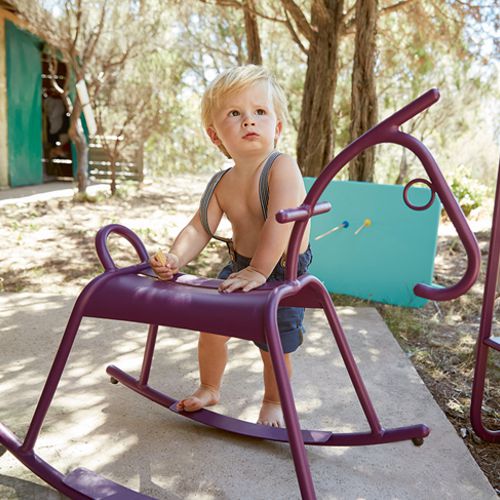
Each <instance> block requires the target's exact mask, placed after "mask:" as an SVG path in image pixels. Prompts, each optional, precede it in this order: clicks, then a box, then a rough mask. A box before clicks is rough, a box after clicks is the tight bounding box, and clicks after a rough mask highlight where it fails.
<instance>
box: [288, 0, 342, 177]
mask: <svg viewBox="0 0 500 500" xmlns="http://www.w3.org/2000/svg"><path fill="white" fill-rule="evenodd" d="M343 7H344V2H343V0H314V2H313V4H312V8H311V25H312V26H313V27H314V36H313V38H312V40H311V41H310V45H309V51H308V56H307V71H306V77H305V82H304V93H303V97H302V110H301V114H300V125H299V133H298V139H297V160H298V163H299V165H300V167H301V170H302V173H303V174H304V175H306V176H310V177H317V176H318V175H319V173H320V172H321V171H322V170H323V167H324V166H325V165H326V164H327V163H328V162H329V161H330V160H331V158H332V153H333V145H334V136H333V123H332V122H333V100H334V97H335V90H336V86H337V72H338V48H339V40H340V35H341V30H342V14H343Z"/></svg>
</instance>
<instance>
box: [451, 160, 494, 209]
mask: <svg viewBox="0 0 500 500" xmlns="http://www.w3.org/2000/svg"><path fill="white" fill-rule="evenodd" d="M450 187H451V190H452V192H453V194H454V195H455V197H456V199H457V201H458V203H459V205H460V207H461V208H462V210H463V212H464V214H465V216H466V217H468V216H469V215H470V213H471V212H472V210H474V209H476V208H478V207H479V206H481V204H482V202H483V200H484V196H485V194H486V188H485V187H484V186H483V185H482V184H480V183H479V182H478V181H477V180H476V179H474V178H473V177H472V176H471V175H470V173H469V172H467V171H466V170H465V168H459V169H458V170H457V172H456V174H455V176H454V177H453V179H452V180H451V183H450Z"/></svg>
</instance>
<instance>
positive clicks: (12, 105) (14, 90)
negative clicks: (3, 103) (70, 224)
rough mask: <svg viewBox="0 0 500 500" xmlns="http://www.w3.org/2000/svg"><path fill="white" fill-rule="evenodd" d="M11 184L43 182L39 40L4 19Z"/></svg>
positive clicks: (22, 184)
mask: <svg viewBox="0 0 500 500" xmlns="http://www.w3.org/2000/svg"><path fill="white" fill-rule="evenodd" d="M5 47H6V66H7V103H8V104H7V108H8V109H7V120H8V142H9V184H10V185H11V186H12V187H15V186H24V185H29V184H40V183H41V182H43V164H42V154H43V151H42V62H41V55H40V41H39V40H38V39H37V38H35V37H34V36H33V35H31V34H29V33H27V32H25V31H22V30H20V29H19V28H17V27H16V26H15V25H14V24H13V23H12V22H10V21H5Z"/></svg>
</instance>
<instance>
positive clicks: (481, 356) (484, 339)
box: [470, 165, 500, 443]
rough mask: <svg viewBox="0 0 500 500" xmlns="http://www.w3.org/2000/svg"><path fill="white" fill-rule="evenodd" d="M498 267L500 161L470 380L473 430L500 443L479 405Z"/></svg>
mask: <svg viewBox="0 0 500 500" xmlns="http://www.w3.org/2000/svg"><path fill="white" fill-rule="evenodd" d="M499 271H500V165H499V166H498V176H497V189H496V195H495V205H494V209H493V223H492V226H491V237H490V249H489V253H488V266H487V268H486V282H485V285H484V295H483V306H482V311H481V323H480V325H479V336H478V339H477V344H476V366H475V369H474V381H473V383H472V397H471V408H470V419H471V423H472V428H473V429H474V431H475V432H476V434H477V435H478V436H479V437H480V438H482V439H484V440H485V441H492V442H494V443H500V429H498V430H492V429H487V428H486V427H485V426H484V424H483V421H482V406H483V398H484V382H485V377H486V369H487V365H488V352H489V349H493V351H500V337H492V336H491V329H492V323H493V315H494V312H495V298H496V289H497V286H498V281H499Z"/></svg>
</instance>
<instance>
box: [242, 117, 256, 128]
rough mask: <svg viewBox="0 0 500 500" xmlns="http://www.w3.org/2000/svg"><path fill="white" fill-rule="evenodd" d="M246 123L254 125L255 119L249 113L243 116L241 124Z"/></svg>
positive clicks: (245, 124) (244, 124)
mask: <svg viewBox="0 0 500 500" xmlns="http://www.w3.org/2000/svg"><path fill="white" fill-rule="evenodd" d="M248 125H255V120H254V118H253V117H252V116H251V115H249V114H246V115H244V117H243V126H244V127H248Z"/></svg>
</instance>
